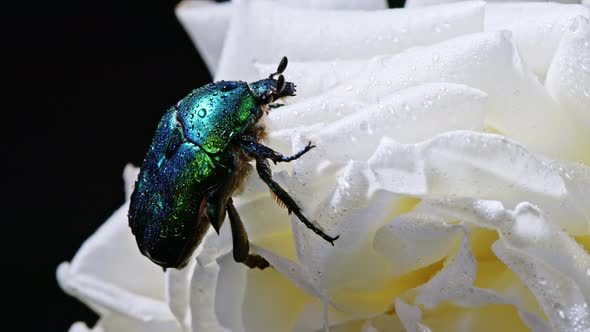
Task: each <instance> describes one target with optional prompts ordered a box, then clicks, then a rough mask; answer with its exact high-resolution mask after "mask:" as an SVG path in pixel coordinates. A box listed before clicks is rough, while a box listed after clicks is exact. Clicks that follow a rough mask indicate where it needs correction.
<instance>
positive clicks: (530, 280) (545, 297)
mask: <svg viewBox="0 0 590 332" xmlns="http://www.w3.org/2000/svg"><path fill="white" fill-rule="evenodd" d="M492 250H493V251H494V253H495V254H496V255H497V256H498V257H499V258H500V259H501V260H502V261H503V262H504V263H506V264H507V265H508V266H509V267H510V269H511V270H513V271H514V272H516V274H518V276H519V277H520V278H521V280H522V281H523V282H524V283H525V284H526V285H527V286H528V287H529V289H531V291H532V292H533V293H534V294H535V296H536V298H537V300H538V301H539V304H540V305H541V307H542V308H543V310H544V311H545V314H546V315H547V317H548V318H549V321H550V322H551V325H552V327H553V329H554V330H556V331H588V330H589V329H590V313H589V311H588V304H587V303H586V301H585V300H584V297H583V296H582V294H581V292H580V288H579V287H578V286H577V285H576V284H575V283H574V282H573V281H572V280H571V279H570V278H569V277H568V276H566V275H564V274H562V273H560V272H559V271H557V270H555V269H553V268H552V267H550V266H547V265H546V264H545V263H543V262H540V261H538V260H537V259H536V258H532V257H530V256H528V255H526V254H524V253H522V252H521V251H519V250H515V249H511V248H510V247H509V246H507V245H506V244H504V243H503V242H501V241H497V242H496V243H494V245H493V246H492Z"/></svg>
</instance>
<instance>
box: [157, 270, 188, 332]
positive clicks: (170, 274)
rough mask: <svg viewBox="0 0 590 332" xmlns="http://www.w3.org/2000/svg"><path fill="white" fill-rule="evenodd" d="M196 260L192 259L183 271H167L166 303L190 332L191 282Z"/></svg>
mask: <svg viewBox="0 0 590 332" xmlns="http://www.w3.org/2000/svg"><path fill="white" fill-rule="evenodd" d="M195 265H196V260H195V259H191V260H190V261H189V263H188V265H187V266H185V267H184V268H183V269H181V270H177V269H167V270H166V280H165V286H166V301H167V303H168V307H169V308H170V311H171V312H172V314H173V315H174V317H176V320H177V321H178V322H179V323H180V324H181V326H182V328H183V330H184V331H189V330H190V326H191V321H190V319H191V318H190V310H189V303H190V292H189V290H190V282H191V276H192V275H193V273H194V269H195Z"/></svg>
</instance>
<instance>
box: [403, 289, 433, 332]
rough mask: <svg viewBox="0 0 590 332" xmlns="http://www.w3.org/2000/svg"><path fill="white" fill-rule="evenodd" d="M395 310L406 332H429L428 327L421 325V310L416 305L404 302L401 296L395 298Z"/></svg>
mask: <svg viewBox="0 0 590 332" xmlns="http://www.w3.org/2000/svg"><path fill="white" fill-rule="evenodd" d="M395 311H396V312H397V315H398V317H399V319H400V320H401V321H402V324H403V325H404V328H405V329H406V331H408V332H430V331H431V330H430V328H428V327H427V326H425V325H423V324H422V323H421V322H420V320H421V319H422V311H421V310H420V308H418V307H414V306H411V305H409V304H407V303H406V302H404V300H402V299H401V298H399V297H398V298H396V299H395Z"/></svg>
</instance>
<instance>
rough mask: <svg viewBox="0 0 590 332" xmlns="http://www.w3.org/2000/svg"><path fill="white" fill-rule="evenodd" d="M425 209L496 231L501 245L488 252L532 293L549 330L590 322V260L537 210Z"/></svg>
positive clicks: (488, 205) (450, 204) (488, 204)
mask: <svg viewBox="0 0 590 332" xmlns="http://www.w3.org/2000/svg"><path fill="white" fill-rule="evenodd" d="M424 205H425V206H423V207H422V209H423V210H425V211H429V212H431V213H434V212H436V213H437V214H443V215H447V217H448V218H452V219H457V218H458V219H460V220H463V221H465V222H475V223H476V224H478V225H485V226H486V227H491V228H494V229H497V230H498V231H499V232H500V233H501V239H500V240H499V241H497V242H496V243H495V244H494V245H493V246H492V248H493V250H494V253H495V254H496V255H497V256H498V257H499V258H500V259H501V260H502V261H504V263H506V264H507V265H508V266H509V267H510V268H511V269H512V270H513V271H514V272H515V273H516V274H517V275H518V276H519V277H520V278H521V279H522V280H523V282H524V283H525V284H526V285H527V287H528V288H529V289H530V290H531V291H532V292H533V294H534V295H535V297H536V298H537V300H538V301H539V303H540V304H541V307H542V308H543V310H544V311H545V313H546V314H547V315H548V316H549V318H550V321H551V323H552V326H553V327H554V328H555V327H557V326H561V327H560V328H562V329H563V328H565V327H566V326H567V328H565V330H567V331H569V329H568V328H574V327H576V326H577V327H578V328H580V327H582V326H587V324H588V323H589V322H590V320H589V317H588V315H589V312H588V309H587V306H586V300H585V297H586V299H587V298H588V291H589V290H590V286H589V285H588V274H589V272H590V268H589V266H590V265H589V264H590V256H589V255H588V254H587V253H586V252H585V250H584V249H583V248H581V246H580V245H579V244H577V243H576V242H575V241H574V240H573V239H571V238H570V237H569V236H568V235H567V234H566V233H565V232H563V231H560V230H559V228H558V227H556V225H554V224H552V223H551V221H549V220H548V219H547V218H546V217H545V216H544V215H543V214H542V213H541V211H539V210H538V209H537V208H535V207H533V206H531V205H530V204H529V203H521V204H519V205H518V206H517V207H516V209H515V210H514V211H510V210H505V209H504V208H503V207H502V205H501V204H498V202H493V201H473V202H468V201H461V200H445V201H438V202H428V203H426V204H424ZM521 314H522V313H521ZM523 318H525V319H527V320H528V323H529V324H531V325H533V324H538V323H539V322H538V321H537V320H536V319H532V320H531V316H530V315H523ZM582 330H583V329H582ZM580 331H581V330H580Z"/></svg>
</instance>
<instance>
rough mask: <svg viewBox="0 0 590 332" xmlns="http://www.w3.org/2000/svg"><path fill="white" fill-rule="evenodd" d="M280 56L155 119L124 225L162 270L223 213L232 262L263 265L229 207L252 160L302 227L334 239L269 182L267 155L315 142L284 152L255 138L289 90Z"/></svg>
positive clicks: (278, 158)
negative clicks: (249, 79) (257, 74)
mask: <svg viewBox="0 0 590 332" xmlns="http://www.w3.org/2000/svg"><path fill="white" fill-rule="evenodd" d="M286 67H287V58H286V57H283V59H282V60H281V62H280V63H279V66H278V67H277V70H276V72H275V73H272V74H271V75H270V76H269V77H268V78H266V79H263V80H260V81H257V82H253V83H246V82H242V81H219V82H214V83H210V84H207V85H205V86H203V87H201V88H198V89H196V90H194V91H192V92H191V93H190V94H189V95H187V96H186V97H185V98H183V99H182V100H180V101H179V102H178V103H177V104H176V105H175V106H173V107H171V108H170V109H169V110H168V111H167V112H166V113H165V114H164V116H163V117H162V119H161V120H160V123H159V124H158V127H157V129H156V133H155V135H154V138H153V140H152V143H151V146H150V147H149V150H148V152H147V154H146V157H145V159H144V161H143V164H142V166H141V169H140V173H139V176H138V179H137V181H136V182H135V187H134V190H133V193H132V195H131V202H130V206H129V213H128V216H129V226H130V227H131V231H132V232H133V234H134V235H135V238H136V241H137V245H138V247H139V250H140V251H141V253H142V254H143V255H145V256H147V257H148V258H149V259H150V260H152V261H153V262H154V263H156V264H158V265H160V266H162V267H163V268H164V269H166V268H176V269H181V268H183V267H184V266H186V264H187V263H188V260H189V259H190V257H191V256H192V254H193V252H194V251H195V249H196V248H197V247H198V245H199V244H200V242H201V240H202V239H203V237H204V236H205V234H206V233H207V230H208V229H209V226H210V225H211V226H213V228H214V229H215V231H217V233H219V229H220V228H221V225H222V223H223V221H224V219H225V216H226V213H227V216H228V219H229V222H230V224H231V233H232V240H233V256H234V259H235V261H237V262H241V263H244V264H246V265H247V266H249V267H250V268H261V269H262V268H265V267H268V266H269V263H268V262H267V261H266V260H265V259H264V258H262V257H261V256H259V255H256V254H252V253H250V245H249V241H248V236H247V234H246V231H245V229H244V226H243V224H242V221H241V218H240V216H239V214H238V212H237V210H236V208H235V207H234V205H233V202H232V195H233V194H234V193H235V192H237V191H239V189H240V187H241V186H242V185H243V183H244V179H245V178H246V176H247V175H248V173H249V172H250V170H251V168H252V167H251V165H250V161H252V160H255V162H256V170H257V172H258V175H259V176H260V178H261V179H262V180H263V181H264V182H265V183H266V184H267V185H268V187H269V188H270V190H271V192H272V193H273V194H274V195H275V196H276V198H277V200H278V201H279V202H280V203H282V204H283V205H284V206H285V207H286V208H287V209H288V211H289V213H294V214H295V215H296V216H297V217H298V218H299V220H301V221H302V222H303V223H304V224H305V225H306V226H307V227H308V228H310V229H311V230H312V231H314V232H315V233H317V234H318V235H319V236H321V237H322V238H323V239H325V240H326V241H328V242H330V243H332V244H333V241H334V240H336V239H337V238H338V236H336V237H330V236H328V235H326V234H325V233H324V232H323V231H322V230H321V229H320V228H319V227H318V226H316V225H314V224H313V223H312V222H310V221H309V220H308V219H307V218H306V217H305V216H304V215H303V213H302V212H301V209H300V208H299V206H298V205H297V203H296V202H295V201H294V200H293V198H291V196H289V194H288V193H287V192H286V191H285V190H284V189H283V188H281V187H280V186H279V184H278V183H276V182H275V181H274V180H273V179H272V172H271V170H270V164H269V162H268V160H269V159H270V160H272V161H273V162H274V163H277V162H289V161H292V160H295V159H297V158H299V157H300V156H302V155H303V154H304V153H306V152H307V151H309V150H310V149H312V148H313V147H314V146H313V145H311V143H310V144H308V145H307V146H306V147H305V148H303V149H302V150H301V151H299V152H297V153H295V154H294V155H292V156H284V155H282V154H280V153H278V152H276V151H274V150H272V149H270V148H269V147H266V146H264V145H262V144H261V143H260V141H262V140H263V139H264V138H265V137H266V130H265V127H264V124H263V122H262V121H261V119H262V116H263V115H264V114H265V113H266V112H267V111H268V107H270V106H271V105H270V104H271V103H272V102H273V101H275V100H277V99H279V98H283V97H287V96H292V95H294V94H295V85H294V84H293V83H292V82H286V81H285V79H284V77H283V75H282V73H283V71H284V70H285V69H286Z"/></svg>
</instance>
